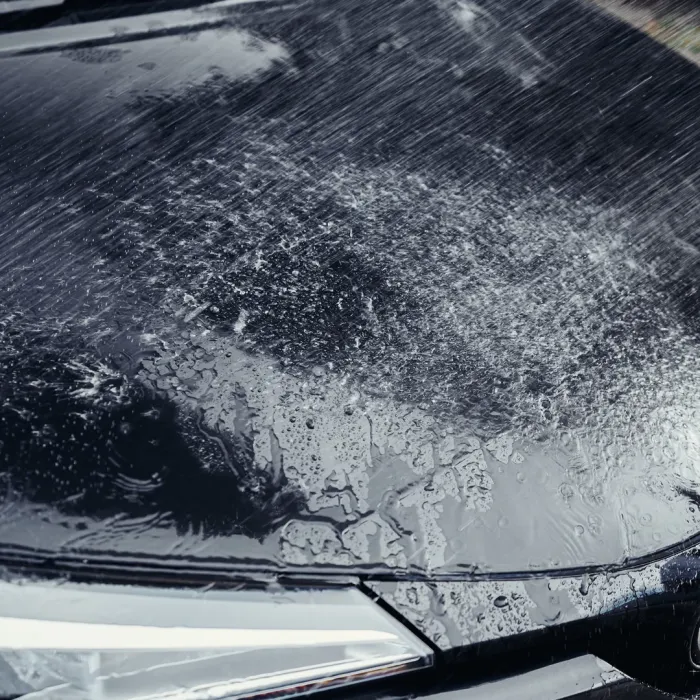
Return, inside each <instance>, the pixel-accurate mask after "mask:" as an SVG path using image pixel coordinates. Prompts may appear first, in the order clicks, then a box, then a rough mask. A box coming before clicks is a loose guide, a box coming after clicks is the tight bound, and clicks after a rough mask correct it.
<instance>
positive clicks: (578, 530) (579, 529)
mask: <svg viewBox="0 0 700 700" xmlns="http://www.w3.org/2000/svg"><path fill="white" fill-rule="evenodd" d="M574 532H575V533H576V535H577V536H578V537H581V536H583V533H584V532H585V530H584V528H583V525H576V527H575V528H574Z"/></svg>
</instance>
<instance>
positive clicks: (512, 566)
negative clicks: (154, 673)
mask: <svg viewBox="0 0 700 700" xmlns="http://www.w3.org/2000/svg"><path fill="white" fill-rule="evenodd" d="M500 4H501V5H503V3H500ZM530 4H532V5H533V8H532V14H531V15H528V14H527V8H525V6H524V5H523V4H522V3H517V5H518V8H519V9H518V12H517V13H516V12H515V8H513V7H511V8H509V9H508V8H506V9H504V10H503V11H502V12H501V14H498V13H497V12H496V10H495V9H494V8H488V7H487V5H486V4H484V6H483V7H482V6H481V5H480V6H476V5H474V4H472V3H466V2H450V1H449V0H445V1H444V2H443V1H441V2H436V3H425V2H412V1H411V2H408V1H407V2H403V3H394V2H387V3H384V2H381V1H380V0H377V1H376V2H375V1H373V2H370V3H367V2H363V3H358V4H356V5H354V4H352V3H351V4H350V5H348V4H347V3H340V4H338V5H337V6H336V5H334V4H332V3H329V4H320V5H316V6H314V7H312V8H309V7H308V6H298V7H293V8H290V7H289V6H288V5H286V6H285V7H284V8H282V7H273V8H270V7H268V6H265V7H264V8H263V7H257V6H255V5H250V6H248V5H243V6H241V7H238V8H235V12H234V11H233V10H229V11H227V13H226V14H225V15H222V16H223V17H225V21H224V22H223V23H222V25H221V26H219V27H216V28H206V29H199V30H198V31H197V32H191V33H184V34H178V35H176V36H156V35H154V36H150V37H146V38H140V39H138V40H133V41H128V42H124V43H110V44H108V45H100V46H91V47H88V48H85V47H80V48H62V49H61V50H60V51H43V52H39V53H35V54H32V55H29V56H26V55H5V56H2V57H0V94H2V95H4V96H5V97H4V98H3V109H4V112H5V116H4V127H3V138H2V141H0V152H1V153H2V156H1V157H0V211H1V212H2V219H0V286H1V288H2V289H3V290H4V292H3V295H2V297H0V368H1V373H0V440H1V441H2V442H1V445H0V489H1V490H0V554H1V553H2V552H3V551H5V552H9V551H18V550H22V551H24V550H27V551H29V550H40V551H42V552H51V553H60V554H65V555H70V554H76V555H80V556H82V557H88V558H89V557H92V558H94V559H96V560H100V558H102V559H104V558H106V557H110V556H120V557H125V556H127V555H129V556H140V557H143V556H148V557H152V558H154V559H158V560H159V561H164V560H173V561H179V562H182V561H183V560H187V561H190V562H196V561H205V560H209V561H225V562H226V564H227V565H228V566H230V567H232V568H235V567H236V566H244V565H245V566H253V567H262V568H265V569H271V568H281V569H287V570H289V569H295V568H304V567H309V566H313V567H341V568H342V569H343V570H351V569H355V568H358V567H370V568H374V569H382V570H385V569H389V570H399V571H404V570H406V569H411V570H415V571H420V572H433V573H459V572H463V571H464V572H467V571H473V570H480V571H496V572H505V571H521V570H529V569H544V568H566V567H578V566H586V565H592V564H599V565H607V564H620V563H623V562H625V561H627V560H628V559H630V558H634V557H638V556H642V555H647V554H650V553H653V552H655V551H658V550H661V549H663V548H664V547H668V546H670V545H672V544H674V543H676V542H679V541H681V540H684V539H686V538H689V537H692V536H694V535H695V534H696V533H697V532H698V529H699V528H698V525H699V524H700V514H699V513H698V508H697V504H698V503H700V491H698V489H699V488H700V474H699V473H698V469H699V468H700V435H699V432H698V431H699V428H700V355H699V353H698V336H697V333H698V301H699V297H698V291H697V286H696V285H697V279H698V271H699V269H700V268H699V264H700V263H699V262H698V261H699V260H700V257H699V254H698V247H697V246H698V237H697V230H698V229H697V226H696V223H697V211H696V208H695V206H694V204H693V201H694V199H693V198H694V197H695V194H694V193H695V183H694V179H695V178H696V173H697V172H698V170H697V163H696V162H695V160H696V156H695V155H694V153H695V151H694V150H693V146H692V144H695V143H697V138H698V137H699V136H700V134H697V133H696V131H697V129H698V127H697V125H696V118H695V114H696V110H695V103H694V102H693V100H692V98H691V97H690V95H693V94H700V93H698V92H697V91H698V90H700V80H699V78H698V74H697V69H696V68H695V67H693V66H690V65H689V64H686V63H685V62H683V61H682V60H681V59H680V58H677V57H674V56H673V55H672V54H670V53H666V52H664V51H663V50H660V49H659V48H658V47H656V46H655V45H654V44H653V43H652V42H651V40H648V39H645V38H643V37H641V35H640V36H638V35H634V34H632V33H631V32H630V31H629V30H627V29H625V28H624V27H622V26H621V25H617V24H614V23H613V21H612V20H611V19H609V18H607V17H604V16H603V15H600V14H597V13H595V12H594V11H592V10H589V9H586V8H585V7H584V6H579V5H578V4H576V3H572V6H571V7H570V8H569V6H568V5H566V3H559V4H558V7H559V8H560V9H558V10H557V11H556V12H555V11H554V10H549V11H548V13H540V12H535V8H534V5H536V4H537V3H534V2H533V3H530ZM561 8H569V9H561ZM543 15H547V16H546V17H543ZM91 31H92V34H91V36H94V35H95V32H94V27H93V28H92V30H91ZM32 40H33V41H35V40H36V37H33V39H32ZM681 85H682V86H684V91H682V90H681V89H680V87H679V86H681Z"/></svg>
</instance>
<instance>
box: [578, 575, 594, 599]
mask: <svg viewBox="0 0 700 700" xmlns="http://www.w3.org/2000/svg"><path fill="white" fill-rule="evenodd" d="M590 587H591V577H590V576H589V575H588V574H584V575H583V576H582V577H581V585H580V586H579V589H578V590H579V592H580V593H581V595H588V590H589V588H590Z"/></svg>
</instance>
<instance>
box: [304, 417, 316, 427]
mask: <svg viewBox="0 0 700 700" xmlns="http://www.w3.org/2000/svg"><path fill="white" fill-rule="evenodd" d="M315 425H316V424H315V423H314V419H313V418H307V419H306V427H307V428H313V427H314V426H315Z"/></svg>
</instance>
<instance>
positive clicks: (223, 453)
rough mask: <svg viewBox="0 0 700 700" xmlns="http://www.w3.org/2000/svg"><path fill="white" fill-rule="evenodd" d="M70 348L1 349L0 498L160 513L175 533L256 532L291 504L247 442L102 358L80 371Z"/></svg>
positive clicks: (76, 509) (92, 512)
mask: <svg viewBox="0 0 700 700" xmlns="http://www.w3.org/2000/svg"><path fill="white" fill-rule="evenodd" d="M71 356H72V357H73V358H75V357H76V353H72V354H71V355H61V354H60V353H57V352H52V351H47V350H44V349H41V348H39V349H37V348H29V349H28V352H26V353H23V354H19V353H18V354H15V355H13V356H10V357H7V356H6V357H3V358H2V361H1V364H2V366H3V370H4V371H3V375H2V380H0V436H1V438H2V443H1V447H0V476H2V483H3V486H4V488H5V491H6V497H7V498H13V497H19V498H21V499H27V500H29V501H32V502H35V503H39V504H47V505H50V506H52V507H56V508H58V509H59V510H60V511H63V512H65V513H68V514H74V515H81V516H90V517H96V518H100V519H104V518H108V517H110V516H114V515H124V516H127V517H143V516H148V515H163V516H164V521H165V522H172V523H173V524H174V525H175V527H176V528H177V530H178V531H179V532H181V533H186V532H191V531H198V532H201V533H203V534H204V535H226V534H232V533H243V534H246V535H249V536H251V537H255V538H262V537H264V536H265V535H266V534H267V533H269V532H270V531H271V530H272V529H274V528H275V526H276V525H277V524H278V523H279V522H280V520H284V519H286V518H289V517H290V514H293V513H294V512H296V510H297V509H298V507H299V505H300V503H299V498H298V496H297V495H296V494H295V493H294V492H292V490H291V489H290V488H289V487H288V486H287V484H286V481H285V479H284V476H283V475H279V474H278V475H274V476H273V475H272V474H269V473H265V472H262V471H259V470H257V469H255V467H254V465H253V464H252V463H250V461H251V454H250V451H249V450H245V449H240V447H239V446H237V445H236V444H235V443H234V442H233V441H232V440H231V439H229V438H228V437H227V436H226V435H223V434H219V433H217V432H216V431H214V430H212V429H209V428H208V429H207V430H206V432H204V431H202V430H201V429H200V428H199V427H198V426H197V425H196V420H195V417H194V416H192V415H191V414H187V413H186V412H181V411H179V410H178V409H177V408H176V407H175V406H174V404H172V403H171V402H170V401H169V400H167V399H166V398H164V397H162V396H158V395H155V394H154V393H153V392H151V391H150V390H147V389H146V388H145V387H143V386H141V385H139V384H138V383H137V382H134V381H131V380H129V379H128V378H127V377H125V376H124V375H121V374H120V373H119V372H117V371H113V372H111V371H106V370H105V366H106V365H104V364H102V365H101V368H102V369H100V370H98V371H99V372H101V374H102V376H101V377H100V378H99V379H98V380H96V381H95V380H94V377H95V376H96V375H93V376H92V377H90V378H89V381H86V376H85V371H84V369H85V368H87V367H89V365H87V364H86V365H83V364H82V363H79V364H77V363H76V361H75V360H71V359H69V358H70V357H71ZM85 361H86V362H89V360H85ZM205 463H206V464H208V465H209V468H207V469H205V468H203V465H204V464H205Z"/></svg>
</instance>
